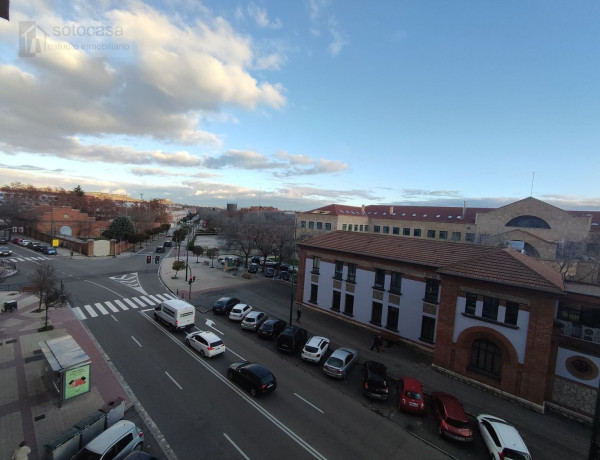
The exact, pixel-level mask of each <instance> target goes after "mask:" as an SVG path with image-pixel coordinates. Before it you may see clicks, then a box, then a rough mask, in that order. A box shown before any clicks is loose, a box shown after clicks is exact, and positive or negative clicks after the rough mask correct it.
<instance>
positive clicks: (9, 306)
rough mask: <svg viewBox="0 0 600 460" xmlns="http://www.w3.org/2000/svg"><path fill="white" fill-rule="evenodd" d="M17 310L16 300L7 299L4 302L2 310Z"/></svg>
mask: <svg viewBox="0 0 600 460" xmlns="http://www.w3.org/2000/svg"><path fill="white" fill-rule="evenodd" d="M16 310H17V301H16V300H7V301H6V302H4V311H16Z"/></svg>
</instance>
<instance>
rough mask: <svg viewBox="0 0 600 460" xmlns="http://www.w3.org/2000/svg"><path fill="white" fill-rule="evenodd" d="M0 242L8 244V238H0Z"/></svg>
mask: <svg viewBox="0 0 600 460" xmlns="http://www.w3.org/2000/svg"><path fill="white" fill-rule="evenodd" d="M0 244H8V240H7V239H6V238H0Z"/></svg>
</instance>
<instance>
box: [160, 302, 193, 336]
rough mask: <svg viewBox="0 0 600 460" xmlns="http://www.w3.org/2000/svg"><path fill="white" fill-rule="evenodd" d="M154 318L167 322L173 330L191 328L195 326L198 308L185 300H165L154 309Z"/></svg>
mask: <svg viewBox="0 0 600 460" xmlns="http://www.w3.org/2000/svg"><path fill="white" fill-rule="evenodd" d="M154 319H155V320H157V321H162V322H163V323H165V324H166V325H167V326H169V329H170V330H171V331H179V330H181V329H185V330H189V329H191V328H193V327H194V321H195V320H196V309H195V308H194V306H193V305H190V304H189V303H187V302H184V301H183V300H179V299H174V300H165V301H164V302H161V303H160V305H159V306H158V307H156V308H155V309H154Z"/></svg>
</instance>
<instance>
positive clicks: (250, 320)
mask: <svg viewBox="0 0 600 460" xmlns="http://www.w3.org/2000/svg"><path fill="white" fill-rule="evenodd" d="M232 311H233V310H232ZM267 318H268V317H267V314H266V313H265V312H262V311H251V312H250V313H248V314H247V315H246V316H245V317H244V319H243V320H242V329H246V330H249V331H256V330H258V328H259V327H260V326H261V325H262V323H264V322H265V321H266V320H267Z"/></svg>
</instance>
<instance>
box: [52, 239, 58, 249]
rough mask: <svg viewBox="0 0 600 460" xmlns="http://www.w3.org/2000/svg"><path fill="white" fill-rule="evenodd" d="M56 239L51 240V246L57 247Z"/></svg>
mask: <svg viewBox="0 0 600 460" xmlns="http://www.w3.org/2000/svg"><path fill="white" fill-rule="evenodd" d="M58 244H59V243H58V240H52V247H53V248H57V247H58Z"/></svg>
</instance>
